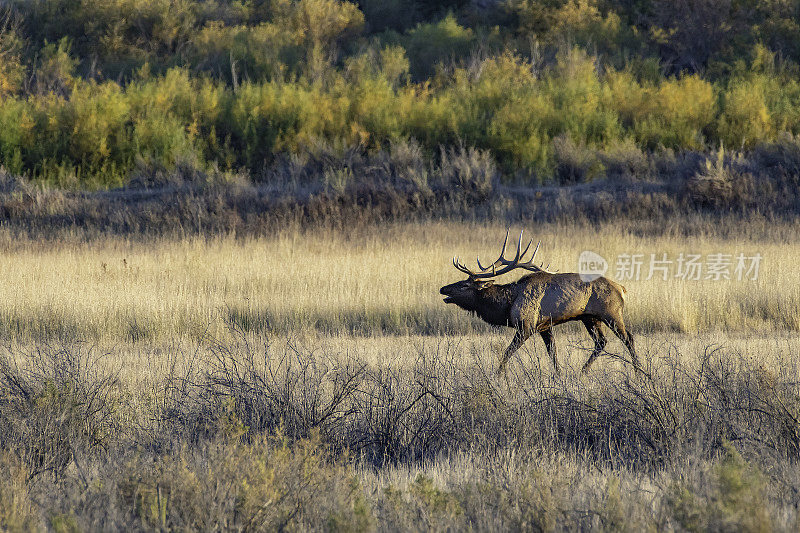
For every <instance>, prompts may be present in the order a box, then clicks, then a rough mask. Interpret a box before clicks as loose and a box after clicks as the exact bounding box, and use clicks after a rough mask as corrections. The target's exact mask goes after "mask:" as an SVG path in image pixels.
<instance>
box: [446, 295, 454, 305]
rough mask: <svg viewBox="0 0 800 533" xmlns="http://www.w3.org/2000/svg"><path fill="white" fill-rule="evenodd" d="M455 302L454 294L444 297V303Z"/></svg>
mask: <svg viewBox="0 0 800 533" xmlns="http://www.w3.org/2000/svg"><path fill="white" fill-rule="evenodd" d="M453 302H455V300H453V297H452V296H445V298H444V303H446V304H451V303H453Z"/></svg>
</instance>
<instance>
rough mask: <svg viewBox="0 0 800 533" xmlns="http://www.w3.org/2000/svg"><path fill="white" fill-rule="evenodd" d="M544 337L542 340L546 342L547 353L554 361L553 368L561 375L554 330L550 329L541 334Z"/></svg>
mask: <svg viewBox="0 0 800 533" xmlns="http://www.w3.org/2000/svg"><path fill="white" fill-rule="evenodd" d="M539 334H540V335H541V336H542V340H543V341H544V345H545V346H546V347H547V353H548V355H550V357H551V358H552V359H553V368H554V369H555V372H556V374H560V373H561V369H560V368H559V366H558V353H557V350H556V340H555V338H554V337H553V330H552V329H550V328H548V329H546V330H544V331H542V332H540V333H539Z"/></svg>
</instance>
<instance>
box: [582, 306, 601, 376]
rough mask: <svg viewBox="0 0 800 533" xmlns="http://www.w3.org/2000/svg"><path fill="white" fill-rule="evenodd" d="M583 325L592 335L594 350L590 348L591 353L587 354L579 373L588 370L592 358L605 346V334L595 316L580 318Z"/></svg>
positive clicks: (592, 360)
mask: <svg viewBox="0 0 800 533" xmlns="http://www.w3.org/2000/svg"><path fill="white" fill-rule="evenodd" d="M581 322H583V325H584V326H586V330H587V331H588V332H589V335H590V336H591V337H592V340H593V341H594V350H592V354H591V355H590V356H589V359H588V360H587V361H586V364H584V365H583V369H581V374H584V373H586V372H587V371H588V370H589V367H590V366H592V363H594V360H595V359H597V357H598V356H599V355H600V354H601V353H602V352H603V348H605V347H606V342H607V341H606V336H605V335H603V331H602V330H601V329H600V321H599V320H597V319H596V318H584V319H582V320H581Z"/></svg>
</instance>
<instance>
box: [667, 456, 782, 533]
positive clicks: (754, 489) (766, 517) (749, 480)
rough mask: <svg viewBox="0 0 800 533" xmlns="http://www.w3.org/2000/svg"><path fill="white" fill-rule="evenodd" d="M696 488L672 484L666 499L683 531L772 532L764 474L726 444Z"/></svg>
mask: <svg viewBox="0 0 800 533" xmlns="http://www.w3.org/2000/svg"><path fill="white" fill-rule="evenodd" d="M707 474H708V478H709V479H708V481H707V482H706V483H704V484H702V485H701V486H699V487H696V486H695V487H693V486H689V485H688V484H687V483H686V482H682V483H681V482H676V483H674V484H673V485H672V487H671V488H670V490H669V492H668V493H667V496H666V503H667V507H668V508H669V510H670V515H671V520H672V521H673V523H674V524H676V525H677V526H679V527H680V528H681V529H683V530H686V531H747V532H764V533H766V532H768V531H775V528H776V524H775V519H774V517H773V516H772V515H771V514H770V512H769V511H768V507H769V504H768V496H767V492H766V480H765V478H764V475H763V474H762V473H761V472H760V471H759V470H758V469H757V468H755V467H753V466H752V465H749V464H748V463H747V462H746V461H745V460H744V459H743V458H742V456H741V454H740V453H739V452H738V451H737V450H736V449H735V448H734V447H733V446H731V445H730V443H725V444H724V445H723V452H722V457H721V459H720V460H719V462H718V463H717V464H716V465H714V466H713V468H712V469H711V471H710V472H707Z"/></svg>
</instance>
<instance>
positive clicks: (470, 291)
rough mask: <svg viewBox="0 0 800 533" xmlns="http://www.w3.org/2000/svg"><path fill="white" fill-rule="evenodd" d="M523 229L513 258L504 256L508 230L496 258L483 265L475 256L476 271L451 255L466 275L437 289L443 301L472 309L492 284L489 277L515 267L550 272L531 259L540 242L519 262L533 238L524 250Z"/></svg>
mask: <svg viewBox="0 0 800 533" xmlns="http://www.w3.org/2000/svg"><path fill="white" fill-rule="evenodd" d="M523 231H524V230H523ZM523 231H521V232H520V233H519V240H518V241H517V253H516V254H515V256H514V258H513V259H506V257H505V255H506V247H507V246H508V230H506V238H505V240H504V241H503V249H502V250H501V251H500V257H498V258H497V260H496V261H495V262H494V263H492V264H491V265H489V266H486V267H484V266H483V265H482V264H481V260H480V258H476V261H477V262H478V271H475V272H474V271H472V270H470V269H468V268H467V267H465V266H464V265H462V264H461V262H460V261H459V260H458V259H457V258H456V257H453V266H454V267H456V269H458V270H459V271H460V272H463V273H464V274H466V275H467V276H468V277H467V279H465V280H463V281H458V282H456V283H451V284H450V285H445V286H444V287H442V288H441V289H439V293H440V294H443V295H444V296H445V299H444V302H445V303H448V304H456V305H458V306H459V307H461V308H462V309H468V310H473V309H475V307H476V306H477V304H478V301H479V300H480V297H481V293H482V292H483V291H485V290H486V289H488V288H489V287H491V286H493V285H494V281H493V280H492V279H489V278H495V277H497V276H500V275H501V274H505V273H506V272H511V271H512V270H514V269H517V268H521V269H524V270H530V271H532V272H546V273H549V274H552V272H548V271H547V270H546V269H545V268H543V267H542V266H541V265H535V264H534V263H533V260H534V258H535V257H536V252H538V251H539V244H540V243H537V244H536V248H535V249H534V250H533V255H532V256H531V258H530V259H529V260H528V261H524V262H521V261H522V260H523V258H524V257H525V254H527V253H528V250H529V249H530V247H531V244H533V240H531V241H529V242H528V245H527V246H526V247H525V250H523V249H522V234H523Z"/></svg>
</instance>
